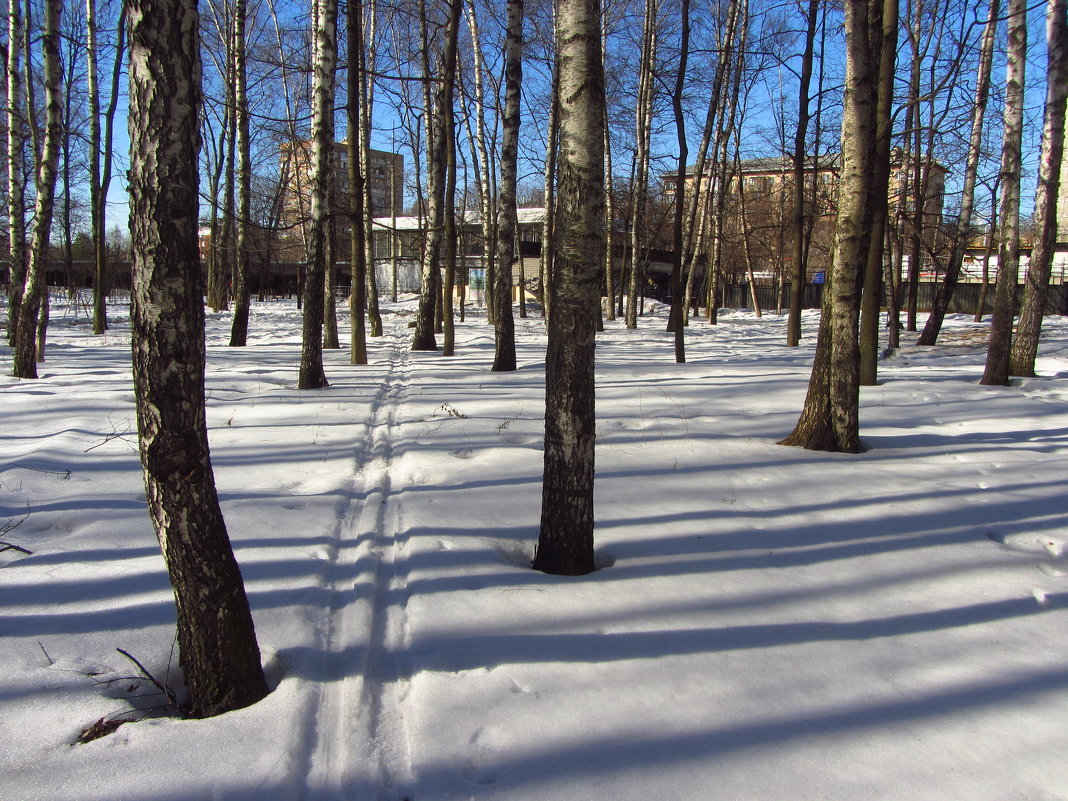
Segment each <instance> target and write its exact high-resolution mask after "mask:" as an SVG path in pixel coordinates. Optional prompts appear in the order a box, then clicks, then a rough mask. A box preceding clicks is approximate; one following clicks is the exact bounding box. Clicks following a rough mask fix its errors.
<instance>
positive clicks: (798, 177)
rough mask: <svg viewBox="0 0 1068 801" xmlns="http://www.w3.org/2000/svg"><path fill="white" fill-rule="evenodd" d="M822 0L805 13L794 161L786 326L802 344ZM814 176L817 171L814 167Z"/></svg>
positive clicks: (790, 340)
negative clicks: (808, 177)
mask: <svg viewBox="0 0 1068 801" xmlns="http://www.w3.org/2000/svg"><path fill="white" fill-rule="evenodd" d="M819 10H820V0H808V13H807V14H806V17H805V23H806V24H805V47H804V50H803V52H802V56H801V74H800V86H799V88H798V100H797V126H796V127H795V129H794V152H793V153H792V154H791V160H792V162H793V164H792V166H793V176H794V181H793V186H792V187H791V192H792V195H793V217H792V219H793V232H794V241H793V249H792V251H791V260H792V267H793V269H792V275H791V279H790V316H789V319H788V322H787V328H786V344H787V345H789V346H790V347H797V346H798V345H800V344H801V305H802V295H803V294H804V291H805V281H806V280H807V278H808V275H807V272H808V271H807V265H806V264H805V227H806V226H805V160H806V159H805V156H806V155H807V149H808V123H809V115H810V111H809V108H810V104H811V102H812V99H811V97H810V93H811V91H812V62H813V60H814V58H815V51H816V48H815V44H816V26H817V23H818V21H819ZM813 176H815V171H814V170H813Z"/></svg>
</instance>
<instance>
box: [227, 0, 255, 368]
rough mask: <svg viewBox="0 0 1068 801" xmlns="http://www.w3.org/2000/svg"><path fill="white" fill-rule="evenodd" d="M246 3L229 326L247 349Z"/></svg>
mask: <svg viewBox="0 0 1068 801" xmlns="http://www.w3.org/2000/svg"><path fill="white" fill-rule="evenodd" d="M247 12H248V6H247V0H237V2H236V3H235V4H234V43H235V47H234V76H233V77H234V83H235V87H234V98H235V100H236V108H235V109H234V113H235V116H236V120H237V260H236V261H235V262H234V319H233V324H232V325H231V327H230V345H231V346H232V347H244V345H245V343H246V342H247V341H248V316H249V306H250V303H251V294H250V292H249V286H248V282H249V263H250V261H251V258H250V256H249V250H250V248H251V247H252V242H251V241H250V239H251V237H250V236H249V229H250V227H251V225H252V221H251V219H250V218H251V215H252V150H251V143H250V142H249V119H248V76H247V70H246V58H245V47H246V43H245V39H246V36H245V20H246V17H247Z"/></svg>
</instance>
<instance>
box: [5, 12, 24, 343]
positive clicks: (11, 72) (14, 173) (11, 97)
mask: <svg viewBox="0 0 1068 801" xmlns="http://www.w3.org/2000/svg"><path fill="white" fill-rule="evenodd" d="M23 35H24V32H23V28H22V6H21V0H8V9H7V42H8V47H7V64H6V66H7V109H6V111H7V114H6V117H7V236H8V267H9V272H8V280H9V283H10V291H9V294H8V304H7V308H8V322H7V336H8V344H9V345H11V346H14V344H15V328H16V326H17V324H18V316H19V310H20V309H21V308H22V290H23V288H24V286H25V284H26V254H27V251H26V205H25V204H26V200H25V181H26V175H25V169H26V165H25V151H26V122H25V113H24V111H23V108H24V107H23V104H22V97H23V87H22V38H23Z"/></svg>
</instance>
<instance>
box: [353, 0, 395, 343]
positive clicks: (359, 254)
mask: <svg viewBox="0 0 1068 801" xmlns="http://www.w3.org/2000/svg"><path fill="white" fill-rule="evenodd" d="M347 13H348V16H347V17H346V31H347V34H348V40H349V69H348V78H347V80H348V83H347V89H348V101H347V104H346V106H345V108H346V112H347V116H348V151H349V174H348V181H349V212H350V213H351V220H350V222H351V225H350V229H349V261H350V263H351V269H352V280H351V282H350V284H351V287H352V293H351V294H350V295H349V311H350V312H351V323H350V326H349V344H350V348H351V353H350V362H351V363H352V364H367V326H366V322H365V320H366V317H365V314H366V307H367V248H366V243H365V241H364V239H365V238H366V236H367V233H366V232H367V229H366V227H365V226H364V222H363V220H364V217H366V216H367V214H366V209H365V208H364V200H365V198H364V191H363V189H364V181H365V180H366V178H365V176H364V172H363V147H362V146H361V144H362V141H361V136H360V131H361V126H360V122H361V120H360V116H361V111H362V106H363V103H362V102H361V100H362V93H361V92H360V86H361V84H362V83H363V76H362V75H360V72H361V71H362V70H361V64H362V61H361V60H360V59H359V58H358V57H357V56H355V55H354V54H357V53H361V52H363V0H349V5H348V12H347ZM395 237H396V234H395V233H393V232H392V231H391V232H390V240H392V239H394V238H395Z"/></svg>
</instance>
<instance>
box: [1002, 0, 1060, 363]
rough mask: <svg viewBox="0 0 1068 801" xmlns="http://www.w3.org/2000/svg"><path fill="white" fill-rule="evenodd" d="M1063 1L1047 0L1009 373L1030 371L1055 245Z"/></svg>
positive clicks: (1058, 184)
mask: <svg viewBox="0 0 1068 801" xmlns="http://www.w3.org/2000/svg"><path fill="white" fill-rule="evenodd" d="M1066 6H1068V3H1066V0H1048V3H1047V6H1046V49H1047V58H1046V65H1047V67H1046V72H1047V78H1046V80H1047V83H1046V110H1045V120H1044V122H1043V125H1042V156H1041V161H1040V164H1039V175H1038V195H1037V197H1036V198H1035V228H1036V229H1037V231H1038V233H1037V235H1036V237H1035V244H1034V248H1033V249H1032V250H1031V264H1030V266H1029V267H1028V269H1027V282H1026V285H1025V287H1024V299H1023V305H1022V307H1021V308H1020V322H1019V324H1018V325H1017V329H1016V339H1015V341H1014V342H1013V344H1012V354H1011V357H1010V360H1009V372H1010V373H1011V374H1012V375H1020V376H1033V375H1034V374H1035V357H1036V356H1037V355H1038V339H1039V334H1040V333H1041V331H1042V315H1043V314H1044V313H1045V310H1046V295H1047V294H1048V292H1047V290H1048V289H1049V277H1050V272H1051V268H1052V265H1053V251H1054V249H1055V247H1056V244H1057V197H1058V193H1059V191H1060V186H1061V181H1062V180H1064V176H1062V175H1061V165H1062V164H1063V156H1064V113H1065V99H1066V98H1068V18H1066V13H1065V8H1066Z"/></svg>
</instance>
